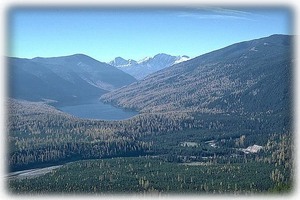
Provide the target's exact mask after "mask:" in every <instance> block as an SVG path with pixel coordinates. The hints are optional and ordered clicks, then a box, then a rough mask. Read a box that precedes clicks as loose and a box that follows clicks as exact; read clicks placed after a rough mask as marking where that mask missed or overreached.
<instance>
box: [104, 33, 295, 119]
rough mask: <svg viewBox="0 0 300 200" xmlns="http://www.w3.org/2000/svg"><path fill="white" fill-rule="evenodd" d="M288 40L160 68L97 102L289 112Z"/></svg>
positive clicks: (241, 46) (151, 108)
mask: <svg viewBox="0 0 300 200" xmlns="http://www.w3.org/2000/svg"><path fill="white" fill-rule="evenodd" d="M291 40H292V37H291V36H287V35H272V36H269V37H265V38H261V39H256V40H251V41H246V42H241V43H237V44H233V45H230V46H228V47H225V48H222V49H220V50H216V51H213V52H211V53H207V54H204V55H201V56H199V57H196V58H194V59H191V60H189V61H186V62H183V63H179V64H176V65H174V66H172V67H169V68H165V69H163V70H161V71H159V72H157V73H154V74H152V75H150V76H148V77H147V78H146V79H144V80H142V81H139V82H136V83H134V84H131V85H130V86H127V87H123V88H121V89H119V90H116V91H113V92H110V93H107V94H105V95H103V96H102V97H101V99H102V101H104V102H109V103H113V104H116V105H118V106H122V107H126V108H133V109H137V110H139V111H141V112H165V111H174V110H177V111H178V110H182V111H197V112H202V113H237V114H246V113H260V112H268V113H274V112H280V111H284V110H285V111H287V110H289V106H290V103H291V102H290V101H291V91H292V88H291V81H292V80H291V78H292V77H291V70H292V63H293V58H292V57H291V56H292V52H291V51H292V41H291Z"/></svg>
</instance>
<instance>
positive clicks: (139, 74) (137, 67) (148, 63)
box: [109, 53, 189, 80]
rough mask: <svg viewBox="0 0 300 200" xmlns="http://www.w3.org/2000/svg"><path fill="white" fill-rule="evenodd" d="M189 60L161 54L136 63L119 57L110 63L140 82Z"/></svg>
mask: <svg viewBox="0 0 300 200" xmlns="http://www.w3.org/2000/svg"><path fill="white" fill-rule="evenodd" d="M188 59H189V57H188V56H171V55H168V54H163V53H161V54H157V55H155V56H154V57H153V58H152V57H146V58H144V59H142V60H139V61H135V60H132V59H129V60H125V59H124V58H121V57H117V58H115V59H114V60H112V61H111V62H109V64H110V65H112V66H115V67H117V68H119V69H121V70H122V71H124V72H126V73H128V74H130V75H132V76H133V77H135V78H136V79H139V80H140V79H143V78H145V77H146V76H147V75H149V74H152V73H154V72H156V71H159V70H161V69H164V68H167V67H170V66H171V65H174V64H177V63H180V62H183V61H186V60H188Z"/></svg>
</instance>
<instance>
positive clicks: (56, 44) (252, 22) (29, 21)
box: [7, 7, 293, 62]
mask: <svg viewBox="0 0 300 200" xmlns="http://www.w3.org/2000/svg"><path fill="white" fill-rule="evenodd" d="M292 17H293V16H292V11H291V10H289V9H287V8H278V7H277V8H264V9H262V8H246V7H244V8H242V7H238V8H220V7H199V8H182V9H180V8H176V9H174V8H173V9H171V8H169V9H168V8H165V9H162V8H160V9H159V8H153V9H149V8H148V9H141V8H139V9H138V8H137V9H124V8H123V9H121V8H106V9H101V8H99V9H88V8H86V9H84V8H82V9H78V8H77V9H74V8H73V9H71V8H61V9H60V8H44V9H42V8H13V9H11V10H10V11H9V13H8V18H7V19H8V30H9V31H8V38H9V48H8V51H7V55H8V56H14V57H21V58H33V57H38V56H39V57H54V56H64V55H72V54H76V53H83V54H86V55H89V56H91V57H93V58H95V59H97V60H99V61H103V62H108V61H110V60H112V59H114V58H115V57H117V56H121V57H123V58H125V59H135V60H139V59H142V58H144V57H146V56H154V55H155V54H157V53H167V54H171V55H176V56H177V55H188V56H190V57H195V56H198V55H201V54H204V53H207V52H210V51H212V50H216V49H219V48H222V47H225V46H227V45H230V44H233V43H236V42H240V41H245V40H251V39H256V38H260V37H265V36H269V35H272V34H293V27H292V25H293V21H292Z"/></svg>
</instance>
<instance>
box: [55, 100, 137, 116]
mask: <svg viewBox="0 0 300 200" xmlns="http://www.w3.org/2000/svg"><path fill="white" fill-rule="evenodd" d="M58 109H59V110H61V111H63V112H66V113H68V114H71V115H74V116H76V117H79V118H84V119H101V120H123V119H128V118H131V117H133V116H135V115H137V114H138V112H136V111H131V110H125V109H122V108H117V107H114V106H112V105H110V104H104V103H102V102H101V101H98V100H96V101H93V102H89V103H84V104H79V105H71V106H61V107H58Z"/></svg>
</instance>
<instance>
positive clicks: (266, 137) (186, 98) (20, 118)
mask: <svg viewBox="0 0 300 200" xmlns="http://www.w3.org/2000/svg"><path fill="white" fill-rule="evenodd" d="M291 40H292V37H291V36H284V35H273V36H270V37H267V38H262V39H258V40H252V41H248V42H243V43H238V44H234V45H231V46H229V47H226V48H224V49H221V50H217V51H214V52H211V53H209V54H205V55H202V56H199V57H196V58H194V59H192V60H189V61H186V62H182V63H179V64H176V65H173V66H171V67H169V68H166V69H163V70H161V71H159V72H156V73H154V74H152V75H150V76H148V77H147V78H146V79H144V80H142V81H139V82H136V83H133V84H131V85H129V86H126V87H122V88H121V89H119V90H115V91H112V92H110V93H107V94H105V95H103V96H102V100H103V101H105V102H110V103H113V104H115V105H118V106H122V107H126V108H131V109H132V108H133V109H137V110H139V111H140V114H138V115H137V116H135V117H132V118H130V119H127V120H120V121H105V120H90V119H80V118H77V117H74V116H71V115H68V114H66V113H63V112H61V111H59V110H57V109H56V108H55V107H52V106H50V105H48V104H46V103H45V102H30V101H25V100H16V99H12V98H10V99H8V100H7V102H6V103H7V107H8V118H7V130H8V135H7V143H8V147H9V148H8V152H7V161H8V165H9V166H8V168H9V171H10V172H15V171H18V170H26V169H33V168H39V167H45V166H52V165H63V166H62V167H59V168H57V169H55V170H53V171H51V172H49V173H47V174H45V175H43V176H38V177H27V178H20V177H19V176H13V177H9V178H7V180H8V189H9V191H11V192H13V193H43V194H44V193H74V192H75V193H76V192H78V193H128V192H129V193H132V192H133V193H174V192H175V193H177V192H180V193H235V194H241V193H242V194H244V193H257V192H260V193H261V192H268V193H270V192H288V191H291V190H292V188H293V185H294V184H293V152H292V149H293V145H294V144H293V142H292V141H293V135H292V131H293V130H292V122H293V116H292V112H291V105H292V85H291V83H292V79H291V78H292V76H291V74H292V64H293V58H292V52H291V50H292V48H291V44H292V42H291ZM69 162H70V163H69ZM66 163H67V164H66Z"/></svg>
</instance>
